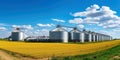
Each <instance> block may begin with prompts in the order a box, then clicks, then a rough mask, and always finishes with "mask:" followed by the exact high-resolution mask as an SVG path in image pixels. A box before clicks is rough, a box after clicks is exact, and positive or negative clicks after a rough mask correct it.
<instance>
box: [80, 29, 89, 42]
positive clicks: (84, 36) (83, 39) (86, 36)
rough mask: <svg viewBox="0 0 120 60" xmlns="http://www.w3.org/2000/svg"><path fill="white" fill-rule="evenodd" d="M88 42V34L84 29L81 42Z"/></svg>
mask: <svg viewBox="0 0 120 60" xmlns="http://www.w3.org/2000/svg"><path fill="white" fill-rule="evenodd" d="M88 41H89V33H88V31H86V30H85V29H83V31H82V32H81V42H88Z"/></svg>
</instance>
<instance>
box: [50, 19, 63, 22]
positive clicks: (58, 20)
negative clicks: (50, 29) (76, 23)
mask: <svg viewBox="0 0 120 60" xmlns="http://www.w3.org/2000/svg"><path fill="white" fill-rule="evenodd" d="M52 20H53V21H56V22H65V21H64V20H60V19H55V18H52Z"/></svg>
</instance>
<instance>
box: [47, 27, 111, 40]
mask: <svg viewBox="0 0 120 60" xmlns="http://www.w3.org/2000/svg"><path fill="white" fill-rule="evenodd" d="M49 34H50V35H49V38H50V41H57V42H96V41H103V40H111V39H112V37H111V36H108V35H104V34H100V33H95V32H91V31H86V30H85V29H84V30H83V31H80V30H78V29H77V28H73V30H71V31H70V32H67V30H65V29H63V28H62V26H60V25H58V26H57V28H55V29H53V30H51V31H50V33H49Z"/></svg>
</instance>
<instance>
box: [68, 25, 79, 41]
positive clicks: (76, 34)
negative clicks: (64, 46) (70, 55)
mask: <svg viewBox="0 0 120 60" xmlns="http://www.w3.org/2000/svg"><path fill="white" fill-rule="evenodd" d="M69 33H70V34H69V36H70V37H69V38H70V41H72V42H80V40H81V39H80V36H81V35H80V30H78V29H77V28H76V27H75V28H73V30H71V31H70V32H69Z"/></svg>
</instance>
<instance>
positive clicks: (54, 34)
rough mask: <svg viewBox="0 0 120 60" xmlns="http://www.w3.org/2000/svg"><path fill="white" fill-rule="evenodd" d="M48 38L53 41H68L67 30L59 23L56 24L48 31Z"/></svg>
mask: <svg viewBox="0 0 120 60" xmlns="http://www.w3.org/2000/svg"><path fill="white" fill-rule="evenodd" d="M49 38H50V41H53V42H54V41H55V42H68V32H67V31H66V30H65V29H63V28H62V27H61V26H60V25H57V28H55V29H53V30H52V31H50V32H49Z"/></svg>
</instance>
